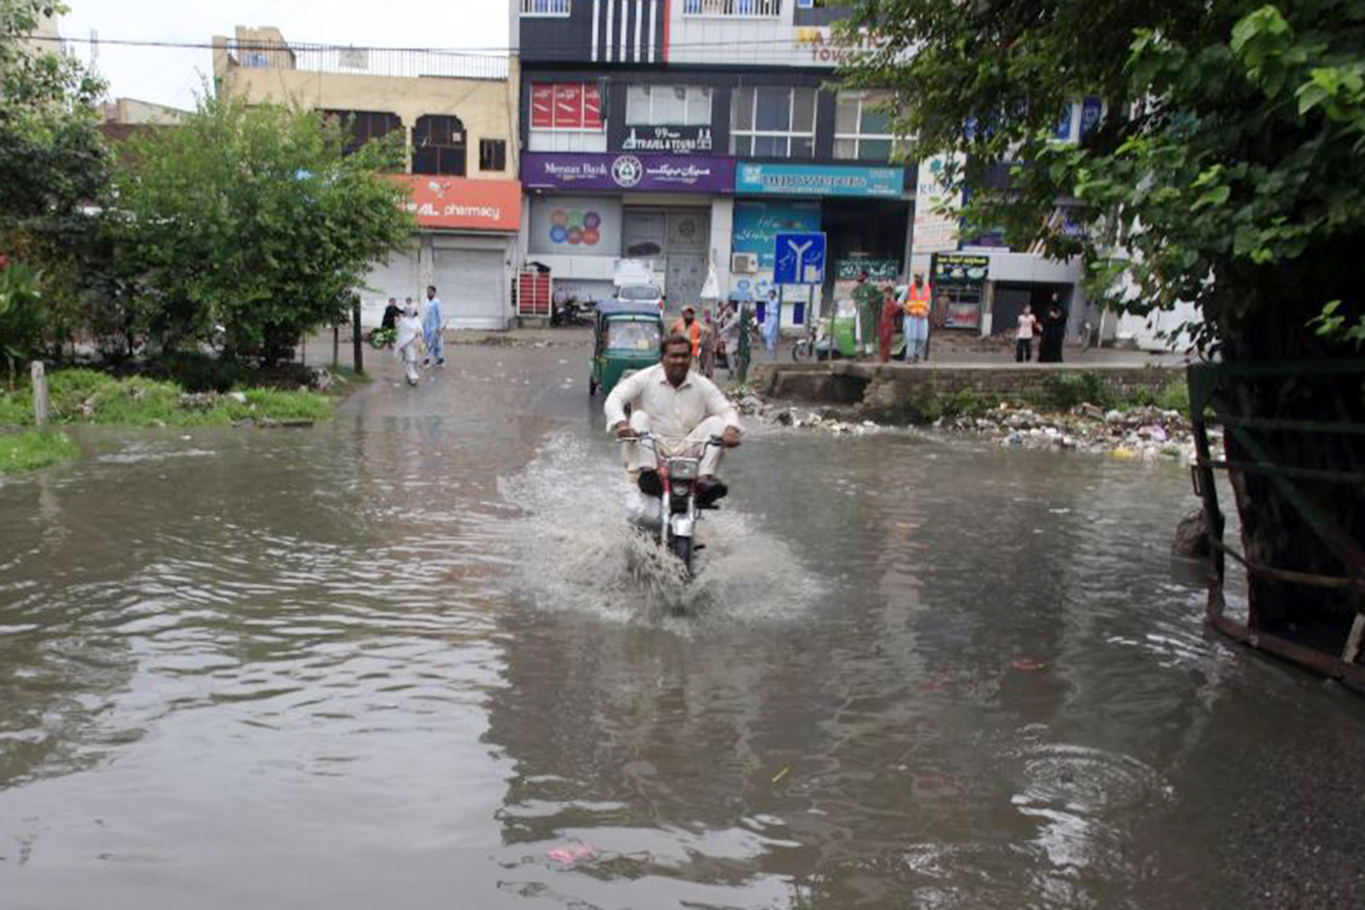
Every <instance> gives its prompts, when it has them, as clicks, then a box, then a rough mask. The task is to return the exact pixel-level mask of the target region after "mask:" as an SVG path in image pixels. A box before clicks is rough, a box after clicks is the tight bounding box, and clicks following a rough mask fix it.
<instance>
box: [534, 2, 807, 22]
mask: <svg viewBox="0 0 1365 910" xmlns="http://www.w3.org/2000/svg"><path fill="white" fill-rule="evenodd" d="M523 2H525V0H523ZM683 15H684V16H734V17H736V18H754V19H775V18H777V17H778V16H780V15H782V0H683Z"/></svg>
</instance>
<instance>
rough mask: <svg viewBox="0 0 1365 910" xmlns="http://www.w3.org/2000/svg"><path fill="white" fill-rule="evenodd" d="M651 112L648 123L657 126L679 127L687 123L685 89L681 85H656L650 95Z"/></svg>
mask: <svg viewBox="0 0 1365 910" xmlns="http://www.w3.org/2000/svg"><path fill="white" fill-rule="evenodd" d="M650 97H651V100H652V102H653V105H654V107H653V110H652V111H651V113H650V122H651V123H654V124H657V125H659V126H681V125H682V124H684V123H686V122H687V89H686V87H684V86H681V85H656V86H654V90H653V92H651V94H650Z"/></svg>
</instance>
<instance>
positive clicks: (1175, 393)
mask: <svg viewBox="0 0 1365 910" xmlns="http://www.w3.org/2000/svg"><path fill="white" fill-rule="evenodd" d="M1156 405H1157V407H1159V408H1162V409H1164V410H1167V411H1179V412H1180V413H1181V414H1184V415H1186V416H1189V413H1190V387H1189V386H1188V385H1186V384H1185V380H1183V379H1180V380H1177V381H1175V382H1172V383H1170V384H1169V385H1167V386H1166V387H1165V388H1163V389H1162V390H1161V391H1160V392H1159V393H1158V394H1157V396H1156Z"/></svg>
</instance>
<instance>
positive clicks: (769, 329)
mask: <svg viewBox="0 0 1365 910" xmlns="http://www.w3.org/2000/svg"><path fill="white" fill-rule="evenodd" d="M781 330H782V302H781V301H779V300H778V299H777V291H769V292H768V306H767V308H766V309H765V310H764V312H763V350H765V351H767V352H768V354H769V355H774V354H776V353H777V340H778V337H779V335H780V333H781Z"/></svg>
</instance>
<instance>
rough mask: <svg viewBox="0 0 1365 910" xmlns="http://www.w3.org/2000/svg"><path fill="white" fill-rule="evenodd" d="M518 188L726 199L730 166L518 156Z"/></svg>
mask: <svg viewBox="0 0 1365 910" xmlns="http://www.w3.org/2000/svg"><path fill="white" fill-rule="evenodd" d="M521 182H522V185H523V186H525V187H527V188H528V189H542V190H570V191H575V192H577V191H580V190H614V191H627V192H633V191H638V192H645V193H729V192H732V191H733V190H734V187H735V162H734V160H733V159H730V158H709V157H699V156H696V155H635V154H629V153H626V154H620V155H612V154H597V153H584V154H569V153H565V154H559V153H553V152H523V153H522V156H521Z"/></svg>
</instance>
